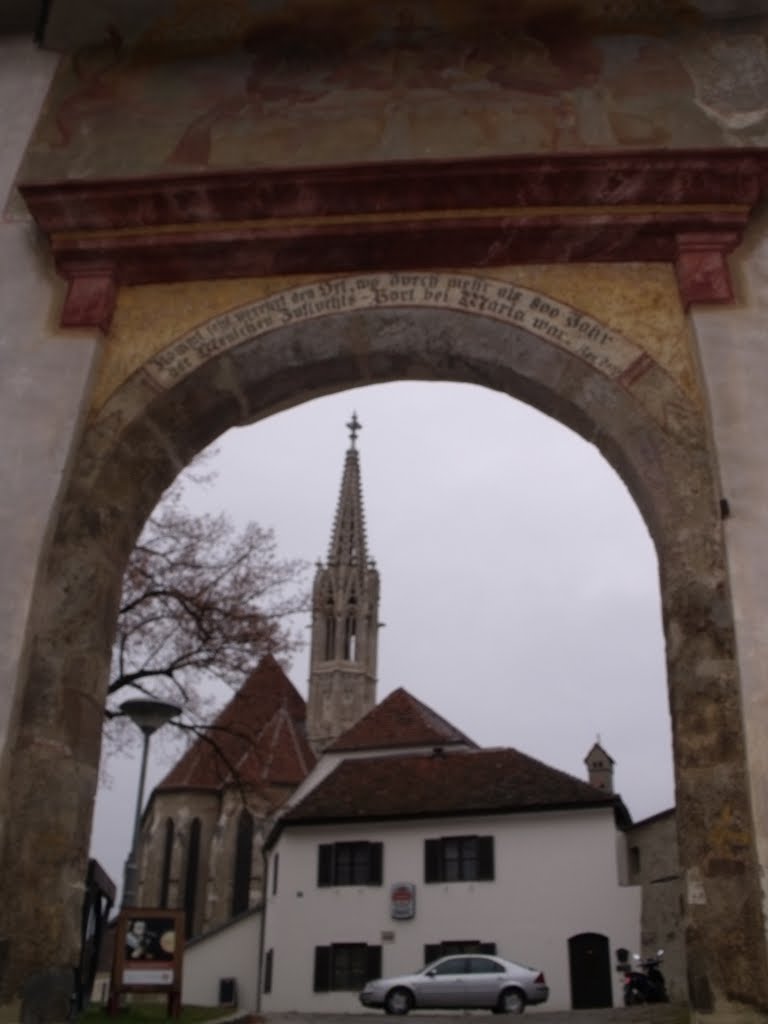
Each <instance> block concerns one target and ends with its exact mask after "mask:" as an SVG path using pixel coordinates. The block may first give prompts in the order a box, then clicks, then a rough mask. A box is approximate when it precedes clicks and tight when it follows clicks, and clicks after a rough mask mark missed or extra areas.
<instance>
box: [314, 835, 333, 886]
mask: <svg viewBox="0 0 768 1024" xmlns="http://www.w3.org/2000/svg"><path fill="white" fill-rule="evenodd" d="M317 853H318V856H317V884H318V885H333V843H321V844H320V846H319V847H318V848H317Z"/></svg>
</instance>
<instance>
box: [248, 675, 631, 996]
mask: <svg viewBox="0 0 768 1024" xmlns="http://www.w3.org/2000/svg"><path fill="white" fill-rule="evenodd" d="M366 736H367V737H370V740H371V747H372V748H373V749H368V751H367V752H366V750H365V745H364V744H365V738H366ZM441 737H442V739H440V738H441ZM436 740H437V741H438V742H436ZM388 744H389V746H388ZM340 755H346V756H344V757H343V759H341V760H338V758H339V756H340ZM327 756H328V757H331V758H334V759H336V763H335V766H334V767H333V768H332V770H331V771H330V773H327V766H324V765H323V760H324V759H323V758H321V759H320V762H319V764H318V767H317V769H316V770H315V772H313V773H311V774H310V776H309V778H308V779H307V781H306V782H305V783H304V785H303V786H302V787H301V788H300V790H299V791H298V794H297V796H298V799H296V798H294V799H293V800H291V801H289V804H288V805H287V806H288V809H287V810H286V811H285V812H284V813H283V814H282V815H281V817H280V818H279V820H278V823H277V825H276V827H275V829H274V830H273V832H272V834H271V835H270V837H269V838H268V840H267V844H266V848H267V855H268V870H267V892H266V904H265V906H266V914H265V923H264V953H263V964H262V971H263V985H262V990H263V994H262V1002H261V1008H262V1009H263V1010H264V1011H265V1012H270V1011H275V1012H278V1011H299V1012H309V1011H312V1012H333V1013H343V1012H351V1011H356V1010H360V1009H361V1007H360V1004H359V1002H358V999H357V993H358V992H359V991H360V989H361V988H362V987H363V984H364V983H365V981H366V980H367V978H369V977H374V976H380V975H385V976H386V975H393V974H398V973H403V972H407V971H411V970H414V969H416V968H418V967H420V966H422V965H423V964H424V963H425V962H427V961H429V960H430V959H433V958H434V957H436V956H439V955H442V954H443V953H445V952H455V951H460V950H466V949H477V948H480V949H484V950H486V951H491V950H495V951H496V952H498V953H499V954H500V955H502V956H505V957H507V958H509V959H513V960H517V961H519V962H522V963H525V964H528V965H531V966H535V967H537V968H540V969H541V970H543V971H544V973H545V975H546V978H547V982H548V983H549V985H550V989H551V995H550V1000H549V1002H548V1003H547V1004H546V1006H547V1009H555V1010H557V1009H568V1008H571V1007H573V1006H575V1007H579V1006H601V1005H602V1006H610V1005H614V1004H620V1002H621V978H620V976H619V975H618V973H617V972H616V971H615V970H614V969H613V963H614V953H615V950H616V948H618V947H621V946H628V947H630V948H637V947H638V945H639V928H640V889H639V888H638V887H634V886H627V885H623V884H621V883H622V882H623V881H625V869H626V860H625V857H624V837H623V833H622V826H624V825H627V824H628V823H629V818H628V815H627V812H626V810H625V808H624V806H623V804H622V803H621V801H620V799H619V798H618V797H616V796H615V795H614V794H612V793H611V792H608V791H604V790H600V789H597V788H596V787H594V786H592V785H590V784H588V783H587V782H583V781H581V780H579V779H576V778H574V777H572V776H570V775H567V774H565V773H563V772H560V771H557V770H555V769H553V768H550V767H548V766H547V765H544V764H542V763H541V762H539V761H536V760H534V759H533V758H530V757H527V756H526V755H525V754H522V753H520V752H518V751H516V750H509V749H488V750H481V749H478V748H477V747H475V746H474V745H473V744H472V743H471V741H469V740H467V739H466V737H463V736H462V734H460V733H459V732H458V731H457V730H455V729H453V727H451V726H449V725H448V723H445V722H444V721H443V720H442V719H440V718H439V716H437V715H435V714H434V712H432V711H431V709H429V708H426V707H425V706H424V705H423V704H421V703H420V702H419V701H417V700H415V698H413V697H411V696H410V695H409V694H407V693H406V692H405V691H404V690H398V691H395V693H394V694H391V695H390V697H388V698H386V699H385V700H384V701H383V702H382V703H381V704H380V705H379V706H378V707H377V708H375V709H374V710H373V711H371V712H369V714H368V715H367V716H365V718H364V719H363V720H362V721H361V722H360V723H358V725H357V726H355V727H354V728H353V729H352V730H350V731H349V733H347V734H346V735H345V736H342V737H341V739H340V740H338V741H337V742H336V743H335V744H333V745H332V746H331V748H330V750H329V754H328V755H327ZM313 779H316V780H317V784H316V785H315V786H314V788H312V780H313Z"/></svg>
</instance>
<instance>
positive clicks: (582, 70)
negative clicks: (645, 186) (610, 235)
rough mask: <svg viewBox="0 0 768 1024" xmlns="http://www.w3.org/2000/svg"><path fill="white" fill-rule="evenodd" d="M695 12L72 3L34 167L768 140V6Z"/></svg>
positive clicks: (65, 172)
mask: <svg viewBox="0 0 768 1024" xmlns="http://www.w3.org/2000/svg"><path fill="white" fill-rule="evenodd" d="M702 6H704V7H710V6H711V5H709V4H706V5H704V4H703V5H702ZM696 7H697V5H696V3H695V2H694V3H692V2H688V3H681V4H676V3H674V2H673V3H664V4H661V3H653V2H650V3H649V2H647V0H646V2H638V3H633V2H626V3H622V4H619V5H610V6H609V5H604V4H595V3H592V2H589V3H582V4H579V3H569V4H567V5H564V4H560V3H558V4H553V3H547V2H542V0H539V2H538V3H528V4H511V5H499V4H497V3H494V2H492V0H479V2H477V3H474V4H471V5H466V4H456V3H455V2H452V0H412V2H411V3H409V4H408V7H407V8H401V7H397V6H388V5H383V4H375V5H370V4H369V5H360V4H352V3H348V2H345V0H335V2H333V3H320V4H307V3H305V2H302V0H284V2H282V3H279V4H274V5H269V6H268V7H265V6H264V5H263V4H259V3H257V2H256V0H237V2H233V3H228V4H222V5H218V4H217V5H201V4H200V3H195V2H193V0H186V2H183V0H182V2H179V0H177V2H175V3H173V4H171V3H170V2H167V3H165V4H161V3H158V4H156V5H152V6H151V7H149V6H147V5H140V6H138V7H137V5H136V4H128V3H122V4H120V3H113V4H111V5H110V7H109V9H108V10H107V9H105V8H103V7H102V5H97V4H94V3H89V2H83V0H79V2H72V0H70V2H69V3H62V2H61V0H60V2H58V3H55V4H54V5H53V11H52V17H51V20H50V22H49V26H48V39H49V42H50V44H51V45H54V46H60V47H63V48H65V49H66V50H68V51H70V52H71V54H72V56H71V57H68V58H67V59H66V60H65V62H64V63H63V65H62V68H61V72H60V74H59V75H58V76H57V80H56V83H55V87H54V90H53V92H52V95H51V98H50V101H49V104H48V106H47V108H46V111H45V114H44V117H43V120H42V122H41V125H40V129H39V131H38V132H37V134H36V137H35V141H34V144H33V146H32V147H31V149H30V152H29V154H28V157H27V160H26V161H25V165H24V169H23V177H24V178H25V179H38V180H39V179H51V178H57V177H70V176H76V177H86V176H93V175H96V176H105V177H124V176H126V175H136V174H148V173H157V172H178V171H189V170H218V169H222V168H232V167H238V168H242V167H258V166H291V167H295V166H300V165H302V164H306V165H318V164H339V163H345V162H346V163H349V162H358V161H379V160H403V159H413V158H424V159H435V158H441V157H442V158H456V159H458V158H461V157H467V156H470V157H478V156H490V155H494V154H501V155H508V154H510V153H541V152H565V151H572V152H573V151H577V152H583V151H588V150H592V149H596V150H616V149H622V148H627V149H640V150H642V149H645V148H650V149H654V148H672V147H675V148H679V149H685V148H689V147H713V146H742V145H746V146H756V145H765V144H766V142H767V141H768V104H767V103H766V98H765V97H766V95H767V94H768V57H767V56H766V50H765V36H766V31H767V26H768V19H767V18H766V16H765V14H764V13H763V14H762V16H753V17H751V18H750V17H747V18H745V17H742V18H740V19H738V20H733V21H730V22H728V21H725V20H722V19H721V20H713V19H711V18H708V17H706V15H705V14H704V13H702V12H697V10H696ZM579 8H581V9H579ZM611 8H612V9H611ZM741 13H742V14H743V13H745V12H744V11H743V6H742V8H741ZM746 13H750V12H746ZM168 54H173V55H174V57H175V59H174V60H173V61H169V60H168V59H167V56H168Z"/></svg>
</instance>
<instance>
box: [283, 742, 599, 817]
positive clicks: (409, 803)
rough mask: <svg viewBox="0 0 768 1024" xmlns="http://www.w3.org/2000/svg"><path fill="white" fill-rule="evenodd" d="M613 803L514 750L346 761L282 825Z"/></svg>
mask: <svg viewBox="0 0 768 1024" xmlns="http://www.w3.org/2000/svg"><path fill="white" fill-rule="evenodd" d="M616 803H617V798H616V797H615V796H614V795H612V794H610V793H606V792H604V791H603V790H600V789H596V788H595V787H593V786H590V785H589V783H587V782H582V781H581V779H577V778H575V777H574V776H572V775H568V774H566V773H565V772H561V771H559V770H558V769H556V768H550V767H549V766H548V765H546V764H543V763H542V762H541V761H537V760H536V759H535V758H532V757H528V756H527V755H526V754H521V753H520V752H519V751H517V750H508V749H491V750H471V751H446V752H444V753H442V754H440V753H436V754H432V755H423V754H419V755H404V756H402V757H399V756H391V757H377V758H354V759H352V758H350V759H349V760H345V761H342V762H341V764H340V765H339V766H338V767H337V768H336V769H335V770H334V771H333V772H331V774H330V775H329V776H328V777H327V778H326V779H324V780H323V781H322V782H320V783H319V784H318V785H317V787H316V788H315V789H313V790H311V791H310V792H309V793H308V794H307V796H306V797H304V799H303V800H302V801H301V802H300V803H298V804H297V805H296V806H295V807H294V808H292V809H291V810H290V811H289V812H288V813H287V814H286V815H285V817H284V818H283V819H282V820H283V822H284V823H285V824H293V823H295V824H299V823H309V822H322V821H357V820H363V819H376V818H378V819H383V818H401V817H404V818H405V817H428V816H432V817H435V816H444V815H454V814H458V815H461V814H484V813H497V812H501V811H507V812H510V811H526V810H528V811H533V810H548V809H550V810H551V809H555V808H576V807H587V806H595V805H601V804H603V805H607V806H613V805H614V804H616Z"/></svg>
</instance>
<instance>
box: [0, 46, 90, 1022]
mask: <svg viewBox="0 0 768 1024" xmlns="http://www.w3.org/2000/svg"><path fill="white" fill-rule="evenodd" d="M56 64H57V59H56V58H55V57H54V56H53V55H51V54H47V53H42V52H40V51H38V50H37V49H36V48H35V47H34V46H33V45H32V42H31V40H29V39H26V38H1V37H0V124H2V134H3V144H2V146H1V147H0V207H3V206H4V205H5V200H6V198H7V196H8V195H9V194H10V191H11V187H12V183H13V179H14V175H15V173H16V170H17V167H18V163H19V162H20V160H21V158H22V155H23V150H24V146H25V145H26V142H27V139H28V137H29V135H30V133H31V131H32V129H33V127H34V124H35V121H36V118H37V116H38V113H39V109H40V105H41V103H42V101H43V97H44V95H45V91H46V88H47V86H48V83H49V80H50V78H51V76H52V75H53V73H54V70H55V67H56ZM59 296H60V287H59V283H58V281H57V280H56V278H55V276H54V274H53V272H52V270H51V268H50V263H49V256H48V254H47V252H46V251H45V249H44V248H42V247H41V246H40V245H39V240H38V238H37V235H36V231H35V229H34V228H33V226H32V225H31V223H30V222H29V221H28V220H27V219H20V220H9V219H6V220H3V221H0V480H1V481H2V486H1V488H0V490H1V492H2V497H1V498H0V565H2V573H0V850H1V849H3V847H4V846H5V844H6V842H7V840H8V835H7V829H6V825H7V815H8V797H9V793H10V789H11V786H12V785H13V783H12V782H11V781H10V777H11V771H12V763H11V760H12V757H13V750H14V748H15V745H16V744H17V743H21V744H23V745H24V746H25V747H26V748H27V749H28V750H31V749H34V750H36V752H37V755H36V756H37V757H38V758H39V762H40V764H41V765H43V764H48V765H51V766H53V765H58V764H60V763H62V762H65V761H68V760H70V759H71V758H72V757H74V756H78V755H75V754H74V752H73V747H72V745H71V743H70V741H71V738H72V734H73V732H76V731H77V728H78V718H79V716H80V715H85V716H87V715H89V714H98V713H99V712H98V711H97V710H96V707H95V706H94V708H93V709H90V708H89V707H88V706H87V701H85V702H81V701H79V700H78V701H75V702H73V703H71V704H69V703H68V704H67V706H66V707H64V706H63V705H62V701H61V695H60V694H59V696H57V697H54V696H53V695H52V694H51V693H50V691H46V688H45V687H44V686H37V687H34V688H32V689H26V690H25V689H24V683H23V679H24V677H25V674H26V660H27V652H28V638H29V632H28V628H29V616H30V608H31V604H32V600H33V591H34V587H35V584H36V582H37V578H38V573H39V570H40V564H41V561H42V560H43V558H44V555H45V550H46V545H47V541H48V538H49V534H50V531H51V529H52V524H53V522H54V520H55V517H56V514H57V511H58V509H59V502H60V492H61V489H62V484H63V481H64V478H65V476H66V472H67V469H68V466H69V462H70V458H71V452H72V447H73V445H74V442H75V439H76V437H77V434H78V431H79V425H80V421H81V418H82V416H83V413H84V409H85V407H86V406H87V403H88V398H89V386H90V380H91V374H92V370H93V368H94V365H95V363H96V358H97V355H98V342H97V339H96V337H95V332H91V331H74V332H61V331H59V329H58V327H57V324H56V321H55V319H54V313H53V310H54V309H55V305H56V301H57V297H59ZM30 702H35V703H37V704H38V705H40V706H41V707H43V706H46V705H47V713H46V715H45V719H46V722H47V725H45V726H42V725H41V728H40V729H39V730H35V732H34V734H29V733H25V732H24V730H23V725H22V731H21V733H19V722H20V720H22V722H23V716H24V711H23V706H24V705H25V704H29V703H30ZM16 749H18V747H16ZM97 756H98V740H97V741H96V748H95V749H94V748H92V749H91V750H90V751H88V753H87V754H86V755H85V756H82V752H81V754H80V763H79V767H78V770H77V771H76V772H75V773H74V774H73V778H72V785H71V788H70V789H69V791H68V793H66V794H65V795H64V798H63V799H62V800H61V801H58V802H52V801H51V800H50V799H49V794H47V793H46V791H45V784H44V783H43V784H42V785H41V787H40V788H39V789H38V790H37V791H36V792H32V793H30V802H29V805H28V807H27V808H26V809H25V810H24V812H23V814H24V815H25V816H26V817H28V819H29V820H30V821H31V820H34V821H36V823H37V827H36V829H35V831H36V832H37V836H36V838H35V840H34V843H33V845H32V846H31V847H30V846H28V845H27V844H26V843H25V842H24V840H23V836H22V835H19V834H17V835H16V838H15V839H14V840H13V842H12V843H11V846H10V848H9V849H7V850H6V852H5V854H4V855H2V863H3V864H5V863H7V860H8V858H10V859H11V860H12V862H13V863H15V864H16V865H17V866H18V867H19V870H20V876H21V877H20V884H23V885H26V886H28V887H29V888H30V889H33V888H34V887H35V885H36V884H37V875H38V872H39V871H41V870H46V869H45V867H44V862H45V860H46V859H47V860H48V864H49V867H48V870H51V871H52V870H54V867H53V865H54V864H58V865H59V866H60V865H62V864H64V865H69V864H75V863H77V864H78V865H80V866H81V865H82V863H83V861H82V858H83V857H84V856H85V854H86V852H87V848H88V836H89V833H90V817H91V799H92V792H93V784H94V782H95V774H94V770H95V767H96V762H95V761H94V757H97ZM39 829H41V831H39ZM41 841H42V843H43V844H44V846H45V850H41V849H40V848H39V847H38V846H37V844H38V842H41ZM57 870H58V869H57ZM80 878H81V879H82V878H84V875H83V874H82V868H81V867H80ZM81 900H82V889H79V890H78V889H72V888H68V889H67V890H63V891H62V892H61V893H60V894H59V896H58V897H57V899H56V900H55V901H54V902H53V903H52V904H50V905H48V906H45V907H41V908H40V913H41V917H40V919H39V920H38V921H37V922H36V923H35V926H34V927H32V926H30V925H29V923H27V925H26V926H24V925H22V923H21V919H14V918H13V916H12V915H11V916H10V918H9V919H8V920H7V922H6V920H5V918H6V914H7V913H9V910H8V908H4V911H3V915H2V918H3V919H4V920H3V923H2V924H0V975H2V974H3V966H4V964H5V963H6V961H7V958H8V955H9V949H10V948H11V946H12V945H13V944H14V943H15V942H16V936H17V934H18V931H19V929H20V928H22V927H26V929H27V930H28V932H29V933H30V938H29V946H30V949H28V951H27V956H28V957H30V958H31V959H32V960H34V959H35V957H34V954H33V953H32V952H31V947H33V946H34V944H35V938H34V933H41V932H45V933H46V934H47V936H48V938H49V939H51V938H52V939H53V941H54V942H56V941H57V938H58V939H59V941H60V942H61V943H62V944H63V945H64V946H70V945H71V940H72V935H73V932H74V931H75V929H76V928H77V927H78V925H77V917H76V914H77V912H78V911H77V908H78V907H79V906H80V902H81ZM64 908H66V910H64ZM14 921H15V923H14ZM46 941H48V940H46ZM61 980H62V983H64V979H63V978H62V979H61ZM65 983H66V988H67V993H66V999H67V1000H68V998H69V989H70V987H71V973H69V972H67V976H66V981H65ZM0 987H1V986H0ZM5 999H6V1000H7V999H8V994H7V993H5ZM0 1001H2V1000H0ZM64 1005H66V1003H65V1004H64ZM19 1019H20V1017H19V1010H18V1008H17V1007H14V1006H13V1005H11V1008H10V1009H9V1010H7V1011H6V1010H2V1009H0V1020H11V1021H18V1020H19ZM62 1019H63V1018H62Z"/></svg>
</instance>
